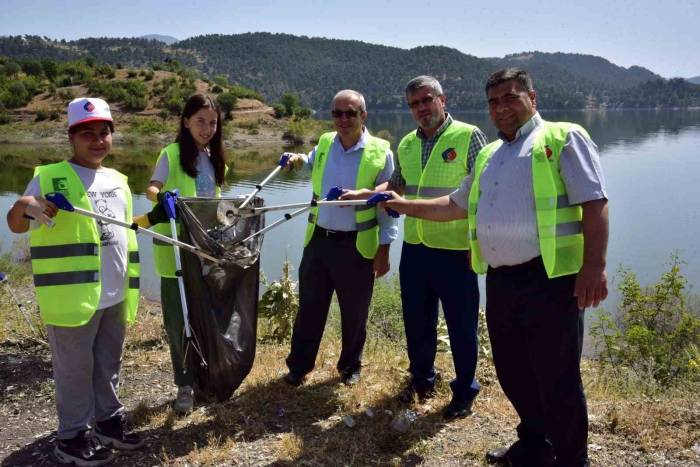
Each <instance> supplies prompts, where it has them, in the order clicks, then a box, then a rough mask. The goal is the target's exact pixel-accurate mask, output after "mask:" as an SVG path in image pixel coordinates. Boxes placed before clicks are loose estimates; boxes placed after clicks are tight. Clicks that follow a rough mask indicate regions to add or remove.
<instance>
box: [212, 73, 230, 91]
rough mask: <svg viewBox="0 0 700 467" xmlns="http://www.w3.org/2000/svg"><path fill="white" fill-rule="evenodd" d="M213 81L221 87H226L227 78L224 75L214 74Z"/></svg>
mask: <svg viewBox="0 0 700 467" xmlns="http://www.w3.org/2000/svg"><path fill="white" fill-rule="evenodd" d="M213 80H214V82H215V83H216V84H218V85H219V86H221V87H224V88H225V87H228V78H227V77H226V75H216V76H214V78H213Z"/></svg>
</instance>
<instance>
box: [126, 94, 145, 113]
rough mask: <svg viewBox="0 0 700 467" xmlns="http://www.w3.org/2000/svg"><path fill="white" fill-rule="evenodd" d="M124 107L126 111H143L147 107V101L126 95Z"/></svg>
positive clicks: (143, 98) (134, 95) (142, 97)
mask: <svg viewBox="0 0 700 467" xmlns="http://www.w3.org/2000/svg"><path fill="white" fill-rule="evenodd" d="M124 105H125V106H126V109H127V110H132V111H139V110H143V109H145V108H146V107H147V106H148V99H146V97H145V96H138V95H136V94H127V95H126V97H125V98H124Z"/></svg>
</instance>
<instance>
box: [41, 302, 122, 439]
mask: <svg viewBox="0 0 700 467" xmlns="http://www.w3.org/2000/svg"><path fill="white" fill-rule="evenodd" d="M46 328H47V331H48V336H49V343H50V344H51V359H52V362H53V379H54V382H55V383H56V409H57V411H58V435H57V436H58V438H59V439H70V438H73V437H75V436H76V435H77V434H78V433H79V432H80V431H83V430H86V429H89V428H90V426H91V423H92V421H93V419H94V420H96V421H100V422H101V421H104V420H107V419H108V418H110V417H113V416H115V415H117V414H120V413H122V412H123V411H124V406H123V405H122V403H121V402H120V401H119V397H118V396H117V389H118V386H119V370H120V367H121V361H122V346H123V344H124V336H125V334H126V306H125V302H122V303H119V304H117V305H114V306H111V307H109V308H104V309H101V310H97V311H96V312H95V314H94V315H93V316H92V319H91V320H90V321H89V322H88V323H87V324H85V325H84V326H79V327H72V328H69V327H62V326H51V325H48V326H46Z"/></svg>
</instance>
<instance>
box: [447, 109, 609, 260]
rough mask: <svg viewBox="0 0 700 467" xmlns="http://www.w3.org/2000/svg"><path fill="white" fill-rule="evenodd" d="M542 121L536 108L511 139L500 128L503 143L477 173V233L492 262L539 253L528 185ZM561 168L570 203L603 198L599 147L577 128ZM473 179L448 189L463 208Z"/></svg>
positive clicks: (466, 178) (603, 182)
mask: <svg viewBox="0 0 700 467" xmlns="http://www.w3.org/2000/svg"><path fill="white" fill-rule="evenodd" d="M542 122H543V120H542V117H540V115H539V113H536V114H535V115H534V116H533V117H532V118H531V119H530V120H528V121H527V123H525V124H524V125H523V126H522V127H520V128H519V129H518V131H517V133H516V135H515V138H514V139H513V141H508V140H507V139H506V138H505V137H504V136H503V135H501V134H499V137H500V138H501V139H502V140H503V144H502V145H501V147H500V148H498V149H497V150H496V151H495V152H494V153H493V155H492V156H491V159H490V161H489V163H488V165H487V166H486V168H485V169H484V171H483V173H482V175H481V181H480V184H479V187H480V188H481V197H480V198H479V206H478V208H477V238H478V239H479V244H480V246H481V252H482V256H483V258H484V260H485V261H486V262H487V263H488V264H489V265H490V266H491V267H499V266H513V265H516V264H521V263H524V262H527V261H529V260H531V259H533V258H535V257H537V256H540V254H541V253H540V245H539V238H538V233H537V217H536V211H535V198H534V194H533V189H532V145H533V142H534V140H535V137H536V135H537V133H538V131H540V130H541V129H542V128H543V127H542ZM560 171H561V175H562V179H563V181H564V185H565V186H566V190H567V194H568V196H569V201H570V202H571V203H572V204H581V203H585V202H587V201H593V200H596V199H602V198H606V199H607V193H606V190H605V180H604V178H603V172H602V169H601V166H600V157H599V155H598V147H597V146H596V145H595V143H594V142H593V141H591V140H590V139H589V138H588V137H586V136H585V135H583V134H581V133H580V132H578V131H575V130H572V131H570V132H569V134H568V136H567V140H566V143H565V145H564V148H563V149H562V153H561V157H560ZM472 181H473V177H472V176H471V174H470V175H468V176H467V177H465V179H464V180H463V181H462V185H461V186H460V188H459V189H458V190H456V191H455V192H453V193H452V194H451V195H450V199H452V200H453V201H454V202H455V203H456V204H457V205H459V206H460V207H462V208H463V209H465V210H466V209H467V206H468V198H469V191H470V190H471V185H472Z"/></svg>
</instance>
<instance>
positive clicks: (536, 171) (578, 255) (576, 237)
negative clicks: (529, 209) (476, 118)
mask: <svg viewBox="0 0 700 467" xmlns="http://www.w3.org/2000/svg"><path fill="white" fill-rule="evenodd" d="M571 129H576V131H579V132H581V133H582V134H584V135H586V136H588V133H586V131H585V130H584V129H583V128H581V127H580V126H578V125H576V124H573V123H566V122H546V121H545V122H543V125H542V128H539V129H536V130H534V131H538V132H539V133H538V134H537V135H536V136H535V140H534V143H533V146H532V153H531V158H532V184H533V193H534V197H535V211H536V215H537V234H538V238H539V244H540V253H541V254H542V261H543V263H544V266H545V269H546V271H547V276H548V277H550V278H553V277H559V276H564V275H568V274H576V273H577V272H578V271H579V270H580V269H581V265H582V264H583V233H582V232H583V223H582V218H583V217H582V216H583V215H582V209H581V206H579V205H571V204H570V203H569V197H568V195H567V193H566V187H565V185H564V181H563V180H562V178H561V174H560V172H559V158H560V156H561V151H562V149H563V147H564V145H565V144H566V139H567V135H568V133H569V131H570V130H571ZM501 144H502V142H501V140H498V141H494V142H493V143H491V144H489V145H487V146H486V147H484V148H483V149H482V150H481V151H480V152H479V155H478V156H477V161H476V164H475V168H474V182H473V184H472V187H471V190H470V192H469V206H468V221H469V239H470V244H471V250H472V251H471V259H472V268H473V269H474V271H476V272H478V273H485V272H486V270H487V264H486V262H485V261H484V260H483V256H482V254H481V248H480V246H479V242H478V239H477V212H478V207H479V197H480V195H481V189H480V180H481V174H482V173H483V171H484V169H485V168H486V166H487V165H488V162H489V160H490V158H491V156H492V155H493V153H494V152H496V150H497V149H498V148H499V147H500V146H501ZM548 150H549V151H548ZM547 153H549V156H547Z"/></svg>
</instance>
